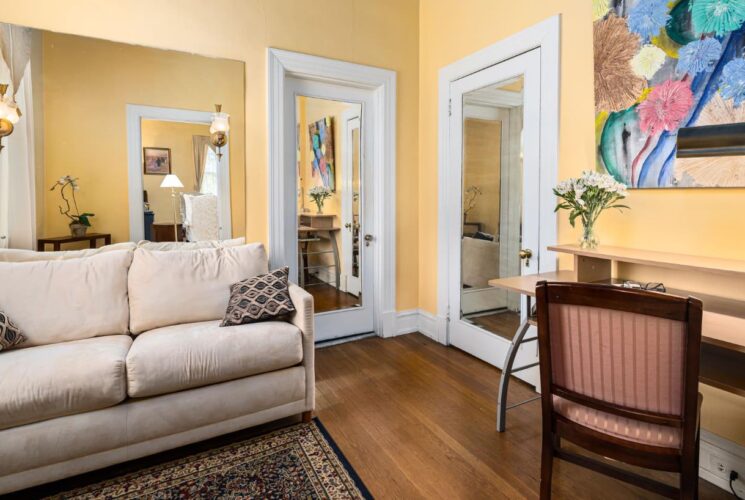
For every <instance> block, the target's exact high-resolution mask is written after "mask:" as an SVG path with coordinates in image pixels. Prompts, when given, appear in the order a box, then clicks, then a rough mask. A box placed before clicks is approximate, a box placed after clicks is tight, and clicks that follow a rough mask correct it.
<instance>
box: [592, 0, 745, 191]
mask: <svg viewBox="0 0 745 500" xmlns="http://www.w3.org/2000/svg"><path fill="white" fill-rule="evenodd" d="M592 4H593V18H594V21H593V22H594V25H593V41H594V50H595V54H594V58H595V131H596V143H597V153H598V155H597V162H598V169H599V170H601V171H606V172H608V173H609V174H611V175H612V176H613V177H615V178H616V180H618V181H619V182H623V183H625V184H626V185H627V186H629V187H635V188H636V187H638V188H667V187H742V186H745V157H742V156H730V157H717V158H677V157H676V141H677V133H678V130H679V129H680V128H681V127H695V126H702V125H716V124H724V123H738V122H745V105H743V103H745V58H744V56H745V53H743V52H744V49H745V26H744V23H745V0H592Z"/></svg>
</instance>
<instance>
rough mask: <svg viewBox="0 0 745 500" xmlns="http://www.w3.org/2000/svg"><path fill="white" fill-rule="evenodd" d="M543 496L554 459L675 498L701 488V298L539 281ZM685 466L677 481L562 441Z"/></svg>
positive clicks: (627, 458) (653, 465) (647, 463)
mask: <svg viewBox="0 0 745 500" xmlns="http://www.w3.org/2000/svg"><path fill="white" fill-rule="evenodd" d="M536 304H537V311H538V345H539V353H540V360H541V364H540V368H541V387H542V395H541V400H542V401H541V402H542V414H543V440H542V455H541V498H543V499H547V498H550V497H551V477H552V464H553V459H554V457H556V458H560V459H563V460H566V461H568V462H572V463H574V464H577V465H580V466H583V467H586V468H589V469H592V470H594V471H596V472H600V473H602V474H605V475H608V476H611V477H614V478H616V479H619V480H621V481H625V482H627V483H630V484H633V485H635V486H638V487H641V488H643V489H646V490H649V491H652V492H655V493H658V494H660V495H663V496H665V497H668V498H696V497H697V496H698V455H699V411H700V404H701V396H700V395H699V393H698V374H699V355H700V350H701V317H702V304H701V301H699V300H698V299H694V298H687V299H686V298H682V297H675V296H672V295H666V294H662V293H656V292H648V291H643V290H630V289H624V288H620V287H614V286H609V285H592V284H581V283H546V282H545V281H544V282H541V283H538V285H537V287H536ZM562 440H566V441H568V442H570V443H572V444H574V445H576V446H579V447H580V448H583V449H584V450H587V451H589V452H591V453H594V454H597V455H600V456H601V457H606V458H608V459H611V460H613V461H619V462H624V463H626V464H630V465H633V466H638V467H643V468H647V469H655V470H660V471H667V472H675V473H678V474H679V484H678V487H675V486H672V485H670V484H666V483H663V482H660V481H658V480H655V479H652V478H650V477H647V476H646V475H644V476H643V475H640V474H637V473H634V472H631V471H629V470H626V469H622V468H619V467H618V466H616V465H611V463H612V462H609V461H608V460H596V459H593V458H590V457H589V456H588V455H586V454H584V453H582V454H580V453H575V452H573V451H568V450H566V449H565V448H564V447H562Z"/></svg>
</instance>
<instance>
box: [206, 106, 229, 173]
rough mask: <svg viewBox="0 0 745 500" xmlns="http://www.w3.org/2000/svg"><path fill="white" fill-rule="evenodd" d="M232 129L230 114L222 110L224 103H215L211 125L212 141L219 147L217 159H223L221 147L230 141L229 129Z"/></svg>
mask: <svg viewBox="0 0 745 500" xmlns="http://www.w3.org/2000/svg"><path fill="white" fill-rule="evenodd" d="M229 130H230V115H229V114H227V113H223V112H222V104H215V112H214V113H212V124H211V125H210V143H211V144H212V145H213V146H215V147H216V148H217V160H218V161H220V160H221V159H222V152H221V151H220V148H222V147H223V146H225V145H226V144H227V143H228V131H229Z"/></svg>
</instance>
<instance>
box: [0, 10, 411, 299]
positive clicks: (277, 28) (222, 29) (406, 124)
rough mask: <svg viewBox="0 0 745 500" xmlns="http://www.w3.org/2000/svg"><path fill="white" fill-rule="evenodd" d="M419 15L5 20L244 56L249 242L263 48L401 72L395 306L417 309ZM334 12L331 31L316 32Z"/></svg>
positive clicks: (93, 13)
mask: <svg viewBox="0 0 745 500" xmlns="http://www.w3.org/2000/svg"><path fill="white" fill-rule="evenodd" d="M6 4H7V5H6ZM418 13H419V2H418V1H417V0H375V1H371V0H319V1H317V2H298V1H297V0H212V1H206V0H179V1H178V2H174V1H164V0H160V1H153V0H128V1H126V2H108V1H105V0H69V1H67V2H59V1H58V0H25V1H23V2H5V3H4V4H3V8H2V13H0V16H1V18H0V20H1V21H3V22H10V23H15V24H21V25H26V26H31V27H35V28H40V29H48V30H52V31H58V32H63V33H74V34H79V35H86V36H92V37H97V38H104V39H108V40H114V41H120V42H127V43H134V44H139V45H145V46H150V47H159V48H167V49H174V50H181V51H187V52H194V53H197V54H202V55H207V56H213V57H224V58H229V59H237V60H240V61H244V62H245V74H246V78H245V82H246V90H245V94H246V100H245V106H246V117H247V120H246V130H245V138H246V151H247V154H246V180H245V184H246V213H247V214H248V217H247V218H246V222H245V226H246V237H247V238H248V239H249V240H260V241H266V239H267V238H266V237H267V189H266V186H267V167H266V165H267V161H266V160H267V155H266V151H267V147H266V144H267V130H266V123H267V116H266V109H267V106H266V81H267V76H266V49H267V48H268V47H276V48H281V49H286V50H294V51H298V52H304V53H309V54H314V55H319V56H324V57H330V58H333V59H340V60H344V61H351V62H356V63H360V64H367V65H371V66H378V67H381V68H388V69H392V70H394V71H396V72H397V78H398V80H397V85H398V86H397V97H398V102H397V110H396V111H397V137H396V142H397V144H398V145H399V147H398V151H397V155H396V161H397V167H398V174H397V186H398V188H397V189H398V191H397V202H398V205H397V207H398V215H397V237H398V241H397V245H398V251H397V285H398V286H397V290H398V292H397V305H398V309H411V308H415V307H417V305H418V301H417V281H418V275H417V273H418V264H417V263H418V237H417V233H418V226H417V220H418V213H417V198H418V188H417V185H418V176H417V172H418V171H417V165H418V162H419V158H418V147H417V141H418V134H417V121H418V114H417V107H418V100H417V95H418V91H419V88H418V86H419V81H418V71H417V66H418V62H419V60H418V42H417V41H418V39H419V28H418V26H419V25H418ZM329 16H332V17H333V20H334V22H333V24H334V29H329V30H326V29H321V31H322V33H323V35H322V36H314V35H312V34H311V33H310V32H309V26H312V25H313V23H314V22H317V23H319V25H321V26H322V25H323V23H324V22H327V21H328V19H329ZM228 111H229V110H228ZM234 182H238V180H237V179H234ZM83 189H85V186H84V185H83Z"/></svg>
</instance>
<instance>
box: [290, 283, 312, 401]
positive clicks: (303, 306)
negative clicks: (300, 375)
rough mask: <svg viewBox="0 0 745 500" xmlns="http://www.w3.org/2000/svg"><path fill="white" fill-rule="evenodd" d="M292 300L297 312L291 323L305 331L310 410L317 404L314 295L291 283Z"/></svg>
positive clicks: (307, 397) (307, 398)
mask: <svg viewBox="0 0 745 500" xmlns="http://www.w3.org/2000/svg"><path fill="white" fill-rule="evenodd" d="M289 292H290V300H292V304H293V305H294V306H295V312H294V313H293V314H292V315H291V316H290V323H292V324H293V325H295V326H297V327H298V328H299V329H300V331H301V332H302V333H303V366H305V403H306V410H307V411H310V410H313V409H314V408H315V405H316V393H315V387H316V372H315V349H316V347H315V335H314V334H313V325H314V310H313V296H312V295H311V294H309V293H308V292H306V291H305V290H303V289H302V288H300V287H299V286H297V285H296V284H295V283H290V286H289Z"/></svg>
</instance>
